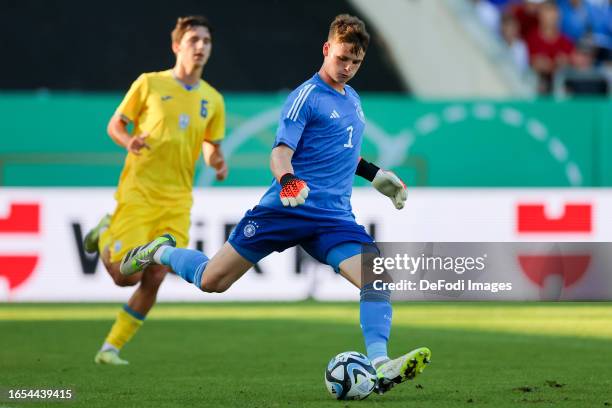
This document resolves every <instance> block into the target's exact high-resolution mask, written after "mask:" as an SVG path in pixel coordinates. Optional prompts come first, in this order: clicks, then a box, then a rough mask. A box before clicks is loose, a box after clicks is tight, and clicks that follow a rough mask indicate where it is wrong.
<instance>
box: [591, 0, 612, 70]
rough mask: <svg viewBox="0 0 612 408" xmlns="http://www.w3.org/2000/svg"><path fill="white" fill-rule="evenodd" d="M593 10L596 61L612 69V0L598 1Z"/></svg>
mask: <svg viewBox="0 0 612 408" xmlns="http://www.w3.org/2000/svg"><path fill="white" fill-rule="evenodd" d="M593 1H594V0H593ZM593 9H594V11H595V12H594V15H595V24H594V27H593V42H594V44H595V47H596V55H595V60H596V63H598V64H601V63H604V64H605V65H608V67H609V68H611V69H612V0H598V1H597V3H594V4H593Z"/></svg>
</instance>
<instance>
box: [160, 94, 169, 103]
mask: <svg viewBox="0 0 612 408" xmlns="http://www.w3.org/2000/svg"><path fill="white" fill-rule="evenodd" d="M170 99H172V96H171V95H163V96H162V97H161V100H162V102H163V101H168V100H170Z"/></svg>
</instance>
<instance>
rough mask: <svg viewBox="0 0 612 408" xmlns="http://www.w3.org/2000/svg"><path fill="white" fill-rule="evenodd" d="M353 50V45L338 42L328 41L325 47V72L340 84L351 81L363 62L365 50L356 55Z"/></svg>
mask: <svg viewBox="0 0 612 408" xmlns="http://www.w3.org/2000/svg"><path fill="white" fill-rule="evenodd" d="M353 48H354V45H353V44H349V43H343V42H337V41H328V42H326V43H325V44H324V45H323V55H324V56H325V59H324V61H323V66H324V69H325V72H326V73H327V75H329V76H330V77H331V78H332V79H333V80H334V81H335V82H337V83H339V84H345V83H347V82H348V81H350V80H351V78H353V77H354V76H355V74H356V73H357V71H358V70H359V67H360V66H361V63H362V62H363V57H364V56H365V53H364V52H363V50H359V51H358V52H357V53H355V50H354V49H353Z"/></svg>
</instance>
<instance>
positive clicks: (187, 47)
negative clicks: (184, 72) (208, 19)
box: [174, 26, 212, 68]
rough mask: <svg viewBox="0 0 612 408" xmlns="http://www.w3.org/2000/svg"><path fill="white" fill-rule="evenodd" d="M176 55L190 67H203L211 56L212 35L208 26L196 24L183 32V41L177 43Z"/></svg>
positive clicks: (175, 47)
mask: <svg viewBox="0 0 612 408" xmlns="http://www.w3.org/2000/svg"><path fill="white" fill-rule="evenodd" d="M174 49H175V50H174V52H175V53H176V57H177V59H178V60H179V61H181V62H182V63H183V64H185V65H187V66H188V67H194V68H200V67H203V66H204V65H205V64H206V62H207V61H208V57H210V52H211V50H212V37H211V35H210V31H209V30H208V28H206V27H202V26H196V27H193V28H192V29H190V30H188V31H187V32H185V34H183V38H181V42H180V43H178V44H175V46H174Z"/></svg>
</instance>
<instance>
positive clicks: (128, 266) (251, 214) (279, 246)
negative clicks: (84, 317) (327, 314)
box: [121, 207, 309, 293]
mask: <svg viewBox="0 0 612 408" xmlns="http://www.w3.org/2000/svg"><path fill="white" fill-rule="evenodd" d="M302 222H303V221H302ZM299 223H300V220H294V219H288V216H286V215H283V214H279V213H278V212H276V211H273V210H268V209H265V208H261V207H255V208H254V209H253V210H249V211H247V213H246V214H245V216H244V217H243V219H242V220H241V221H240V222H239V223H238V225H236V228H234V230H233V231H232V234H231V235H230V237H229V239H228V241H227V242H226V243H225V244H224V245H223V247H222V248H221V249H220V250H219V252H217V253H216V254H215V255H214V256H213V258H212V259H209V258H208V257H207V256H206V255H204V254H203V253H201V252H199V251H195V250H190V249H182V248H174V243H173V238H172V236H170V235H164V236H161V237H159V238H156V239H155V240H153V241H151V242H149V243H148V244H145V245H143V246H140V247H136V248H134V249H132V250H131V251H129V252H128V253H127V254H126V255H125V257H124V258H123V261H122V263H121V272H122V273H123V274H125V275H130V274H133V273H137V272H139V271H142V270H143V269H144V268H145V267H146V266H147V265H151V264H155V265H166V266H169V267H170V268H171V269H172V270H173V271H174V272H175V273H176V274H177V275H178V276H180V277H181V278H183V279H184V280H185V281H187V282H189V283H192V284H194V285H195V286H196V287H198V288H199V289H201V290H202V291H205V292H218V293H219V292H224V291H226V290H227V289H228V288H229V287H230V286H231V285H232V284H233V283H234V282H235V281H237V280H238V279H240V277H242V276H243V275H244V274H245V273H246V272H247V271H248V270H249V269H250V268H251V267H252V266H253V264H255V263H257V262H258V261H259V260H260V259H262V258H264V257H265V256H267V255H268V254H269V253H270V252H272V251H282V250H284V249H286V248H288V247H290V246H293V245H294V242H295V241H296V240H297V239H299V238H300V236H298V237H295V234H296V233H297V234H307V233H309V226H308V225H307V224H305V225H299Z"/></svg>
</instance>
